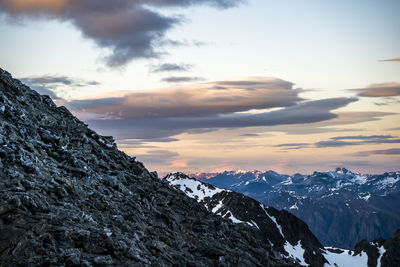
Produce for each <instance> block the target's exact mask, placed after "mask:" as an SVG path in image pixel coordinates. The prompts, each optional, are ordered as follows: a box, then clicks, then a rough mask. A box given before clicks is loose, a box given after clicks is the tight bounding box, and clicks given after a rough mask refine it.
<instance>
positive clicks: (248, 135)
mask: <svg viewBox="0 0 400 267" xmlns="http://www.w3.org/2000/svg"><path fill="white" fill-rule="evenodd" d="M240 136H243V137H256V136H260V135H259V134H252V133H247V134H241V135H240Z"/></svg>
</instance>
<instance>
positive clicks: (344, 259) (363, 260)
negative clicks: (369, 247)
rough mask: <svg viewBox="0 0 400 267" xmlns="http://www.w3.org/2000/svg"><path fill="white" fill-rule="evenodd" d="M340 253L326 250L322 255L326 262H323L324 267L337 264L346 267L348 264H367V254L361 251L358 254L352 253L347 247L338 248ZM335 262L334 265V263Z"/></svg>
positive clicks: (339, 266)
mask: <svg viewBox="0 0 400 267" xmlns="http://www.w3.org/2000/svg"><path fill="white" fill-rule="evenodd" d="M340 250H342V251H343V252H342V253H334V252H330V251H328V250H326V251H325V252H324V256H325V258H326V259H327V261H328V262H329V264H328V263H325V265H324V267H329V266H338V267H348V266H354V267H356V266H357V267H358V266H360V267H361V266H365V267H366V266H368V256H367V254H366V253H364V252H361V253H360V254H358V255H352V253H354V252H352V251H350V250H347V249H340ZM335 264H336V265H335Z"/></svg>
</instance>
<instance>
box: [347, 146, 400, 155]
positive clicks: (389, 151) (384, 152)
mask: <svg viewBox="0 0 400 267" xmlns="http://www.w3.org/2000/svg"><path fill="white" fill-rule="evenodd" d="M353 155H355V156H359V157H368V156H372V155H392V156H395V155H400V148H391V149H384V150H372V151H361V152H357V153H354V154H353Z"/></svg>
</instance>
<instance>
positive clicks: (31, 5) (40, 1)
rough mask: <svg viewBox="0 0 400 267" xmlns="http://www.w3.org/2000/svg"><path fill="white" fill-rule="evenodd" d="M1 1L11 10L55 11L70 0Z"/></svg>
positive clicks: (59, 9) (58, 10) (63, 6)
mask: <svg viewBox="0 0 400 267" xmlns="http://www.w3.org/2000/svg"><path fill="white" fill-rule="evenodd" d="M2 2H3V3H5V4H6V5H7V7H8V8H9V9H10V10H11V11H12V12H24V11H45V12H51V13H57V12H60V11H61V10H62V9H63V8H65V7H66V6H67V4H69V3H70V2H71V0H3V1H2Z"/></svg>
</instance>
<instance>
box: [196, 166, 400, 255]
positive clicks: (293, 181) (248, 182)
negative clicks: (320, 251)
mask: <svg viewBox="0 0 400 267" xmlns="http://www.w3.org/2000/svg"><path fill="white" fill-rule="evenodd" d="M190 176H192V177H195V178H197V179H199V180H201V181H205V182H207V183H210V184H212V185H215V186H217V187H220V188H225V189H229V190H232V191H235V192H239V193H243V194H245V195H247V196H249V197H251V198H254V199H256V200H258V201H259V202H261V203H263V204H264V205H267V206H272V207H275V208H277V209H285V210H288V211H290V212H291V213H293V214H294V215H296V216H297V217H299V218H300V219H302V220H303V221H304V222H306V223H307V225H308V226H309V227H310V230H311V231H312V232H313V233H314V234H315V235H316V236H317V238H318V239H319V240H320V241H321V243H322V244H323V245H325V246H334V247H340V248H346V249H350V248H353V247H354V245H355V244H356V243H357V242H358V241H360V240H362V239H367V240H372V239H375V238H378V237H383V238H389V237H390V236H391V235H392V234H393V233H394V232H395V231H396V229H398V228H399V227H400V172H387V173H384V174H379V175H369V174H359V173H353V172H351V171H349V170H347V169H345V168H338V169H336V170H335V171H330V172H314V173H313V174H311V175H302V174H295V175H292V176H289V175H281V174H278V173H276V172H274V171H266V172H262V171H226V172H221V173H202V174H192V175H190Z"/></svg>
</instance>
